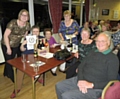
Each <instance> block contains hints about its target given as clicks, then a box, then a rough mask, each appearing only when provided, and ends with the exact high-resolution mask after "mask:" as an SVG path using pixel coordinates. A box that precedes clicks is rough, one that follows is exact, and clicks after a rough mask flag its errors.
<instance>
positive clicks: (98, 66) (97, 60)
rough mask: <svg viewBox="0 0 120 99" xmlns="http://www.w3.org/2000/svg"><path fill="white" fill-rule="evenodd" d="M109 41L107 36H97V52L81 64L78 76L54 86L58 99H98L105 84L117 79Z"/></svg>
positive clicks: (115, 63) (91, 53)
mask: <svg viewBox="0 0 120 99" xmlns="http://www.w3.org/2000/svg"><path fill="white" fill-rule="evenodd" d="M110 41H111V38H110V37H109V36H108V35H107V34H105V33H100V34H99V35H98V37H97V38H96V47H97V50H94V51H91V52H90V53H89V54H88V55H87V56H86V57H85V59H84V60H83V61H82V62H81V64H80V65H79V67H78V75H77V76H76V77H73V78H70V79H67V80H64V81H62V82H58V83H57V84H56V93H57V97H58V99H98V98H99V97H100V96H101V93H102V90H103V88H104V87H105V86H106V84H107V83H108V82H109V81H111V80H116V79H117V75H118V69H119V61H118V58H117V56H116V55H114V54H113V53H112V52H111V49H109V46H110Z"/></svg>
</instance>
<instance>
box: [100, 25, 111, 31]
mask: <svg viewBox="0 0 120 99" xmlns="http://www.w3.org/2000/svg"><path fill="white" fill-rule="evenodd" d="M102 26H105V27H106V29H107V31H108V30H109V24H107V23H104V24H102Z"/></svg>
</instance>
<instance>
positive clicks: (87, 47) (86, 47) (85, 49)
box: [78, 41, 96, 62]
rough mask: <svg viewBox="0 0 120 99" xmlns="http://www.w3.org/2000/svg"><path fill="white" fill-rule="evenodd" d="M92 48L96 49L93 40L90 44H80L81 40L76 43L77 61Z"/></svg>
mask: <svg viewBox="0 0 120 99" xmlns="http://www.w3.org/2000/svg"><path fill="white" fill-rule="evenodd" d="M93 49H96V45H95V41H93V42H92V43H91V44H82V43H81V42H80V43H79V45H78V53H79V57H80V58H79V61H80V62H81V61H82V60H83V58H84V57H86V55H87V54H88V53H89V52H90V51H91V50H93Z"/></svg>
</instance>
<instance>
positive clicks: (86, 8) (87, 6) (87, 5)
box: [85, 0, 90, 22]
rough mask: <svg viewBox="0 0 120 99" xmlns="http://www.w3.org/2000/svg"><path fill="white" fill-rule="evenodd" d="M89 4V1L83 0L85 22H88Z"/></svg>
mask: <svg viewBox="0 0 120 99" xmlns="http://www.w3.org/2000/svg"><path fill="white" fill-rule="evenodd" d="M89 3H90V2H89V0H85V18H86V21H87V22H88V21H89V10H90V9H89Z"/></svg>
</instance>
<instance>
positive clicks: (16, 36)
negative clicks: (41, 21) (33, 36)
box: [2, 19, 30, 48]
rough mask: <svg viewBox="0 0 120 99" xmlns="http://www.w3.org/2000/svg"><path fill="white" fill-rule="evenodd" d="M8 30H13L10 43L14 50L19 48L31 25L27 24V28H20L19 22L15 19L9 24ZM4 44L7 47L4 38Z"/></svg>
mask: <svg viewBox="0 0 120 99" xmlns="http://www.w3.org/2000/svg"><path fill="white" fill-rule="evenodd" d="M7 29H10V30H11V33H10V35H9V42H10V47H13V48H14V47H18V46H19V44H20V41H21V39H22V37H23V36H24V35H25V33H26V32H27V31H29V30H30V24H29V23H28V22H27V23H26V26H24V27H19V26H18V24H17V20H16V19H14V20H11V21H10V22H9V23H8V24H7ZM2 44H4V45H5V42H4V38H3V39H2Z"/></svg>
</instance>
